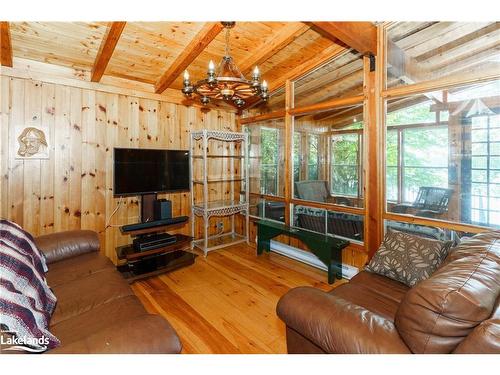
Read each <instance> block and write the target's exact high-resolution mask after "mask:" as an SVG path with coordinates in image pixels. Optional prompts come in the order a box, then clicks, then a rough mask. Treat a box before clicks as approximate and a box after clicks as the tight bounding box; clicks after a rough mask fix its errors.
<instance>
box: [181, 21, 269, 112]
mask: <svg viewBox="0 0 500 375" xmlns="http://www.w3.org/2000/svg"><path fill="white" fill-rule="evenodd" d="M221 23H222V25H223V26H224V28H225V31H226V51H225V54H224V57H222V60H221V62H220V64H219V67H218V68H217V71H216V69H215V64H214V62H213V61H212V60H210V62H209V63H208V71H207V78H205V79H203V80H201V81H198V82H196V83H195V84H192V83H191V81H190V77H189V72H188V71H187V70H186V71H185V72H184V85H183V87H182V93H183V94H184V95H185V96H187V97H188V98H191V97H192V96H193V94H196V95H198V96H199V97H200V101H201V103H202V104H204V105H206V104H208V103H210V99H222V100H225V101H230V102H232V103H234V105H235V106H237V107H238V108H240V107H242V106H244V105H245V103H246V100H247V99H249V98H251V97H259V98H260V99H262V100H264V101H267V99H268V98H269V93H268V86H267V82H266V81H263V82H262V83H261V82H260V71H259V68H258V67H257V66H256V67H255V68H254V70H253V72H252V79H251V80H247V79H246V78H245V77H244V76H243V74H242V73H241V72H240V70H239V69H238V67H237V66H236V64H235V63H234V60H233V58H232V57H231V56H230V54H229V33H230V30H231V29H232V28H233V27H234V25H235V22H221Z"/></svg>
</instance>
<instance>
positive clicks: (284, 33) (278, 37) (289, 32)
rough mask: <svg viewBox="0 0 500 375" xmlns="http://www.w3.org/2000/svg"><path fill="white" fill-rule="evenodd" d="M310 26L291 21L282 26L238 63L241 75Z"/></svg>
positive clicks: (248, 71) (264, 60)
mask: <svg viewBox="0 0 500 375" xmlns="http://www.w3.org/2000/svg"><path fill="white" fill-rule="evenodd" d="M309 29H310V27H309V26H308V25H304V24H303V23H301V22H292V23H290V24H287V25H286V26H284V27H282V28H281V29H280V30H279V31H278V32H276V33H273V35H272V36H271V37H270V38H268V39H267V40H266V41H265V42H264V43H262V45H259V46H258V47H257V48H256V50H255V53H253V54H252V55H251V56H250V57H248V58H247V59H245V60H243V61H242V62H241V64H238V65H239V67H240V70H241V72H242V73H243V75H247V74H248V73H250V72H251V70H252V69H253V68H254V67H255V66H256V65H261V64H263V63H265V62H266V61H267V60H269V59H270V58H271V57H273V56H274V55H276V54H277V53H278V52H279V51H281V50H282V49H283V48H285V47H286V46H288V45H289V44H290V43H292V42H293V41H294V40H295V39H297V38H298V37H300V36H301V35H302V34H304V33H305V32H306V31H308V30H309Z"/></svg>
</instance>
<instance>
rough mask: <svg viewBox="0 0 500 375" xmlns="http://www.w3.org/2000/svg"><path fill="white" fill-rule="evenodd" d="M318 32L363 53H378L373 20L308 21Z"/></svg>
mask: <svg viewBox="0 0 500 375" xmlns="http://www.w3.org/2000/svg"><path fill="white" fill-rule="evenodd" d="M307 24H308V25H310V26H311V28H312V29H313V30H314V31H316V32H317V33H318V34H320V35H322V36H323V37H325V38H328V39H330V40H332V41H334V42H335V43H338V42H339V41H340V42H342V43H343V44H345V45H347V46H349V47H351V48H353V49H355V50H356V51H358V52H359V53H361V54H363V55H369V54H371V55H377V28H376V27H375V25H373V23H371V22H307Z"/></svg>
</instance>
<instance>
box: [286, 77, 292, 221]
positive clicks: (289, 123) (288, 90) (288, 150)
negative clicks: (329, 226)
mask: <svg viewBox="0 0 500 375" xmlns="http://www.w3.org/2000/svg"><path fill="white" fill-rule="evenodd" d="M293 96H294V93H293V82H292V81H291V80H287V81H286V82H285V223H286V224H287V225H290V223H291V213H290V202H291V200H292V191H293V189H292V186H293V170H292V169H293V115H292V114H291V113H290V110H291V109H292V108H293Z"/></svg>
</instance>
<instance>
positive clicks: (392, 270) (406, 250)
mask: <svg viewBox="0 0 500 375" xmlns="http://www.w3.org/2000/svg"><path fill="white" fill-rule="evenodd" d="M451 245H452V242H451V241H447V242H442V241H438V240H434V239H430V238H424V237H420V236H415V235H412V234H408V233H403V232H398V231H395V230H388V232H387V234H386V235H385V238H384V242H383V243H382V245H380V248H379V249H378V250H377V252H376V253H375V255H374V256H373V258H372V259H371V260H370V263H369V264H368V265H367V266H366V270H367V271H370V272H374V273H377V274H379V275H382V276H386V277H389V278H391V279H393V280H397V281H399V282H402V283H403V284H406V285H408V286H409V287H412V286H414V285H415V284H417V283H418V282H420V281H422V280H425V279H427V278H428V277H429V276H431V275H432V273H433V272H434V271H435V270H436V269H437V268H438V267H439V265H440V264H441V263H442V262H443V261H444V259H445V258H446V255H447V254H448V251H449V249H450V247H451Z"/></svg>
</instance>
